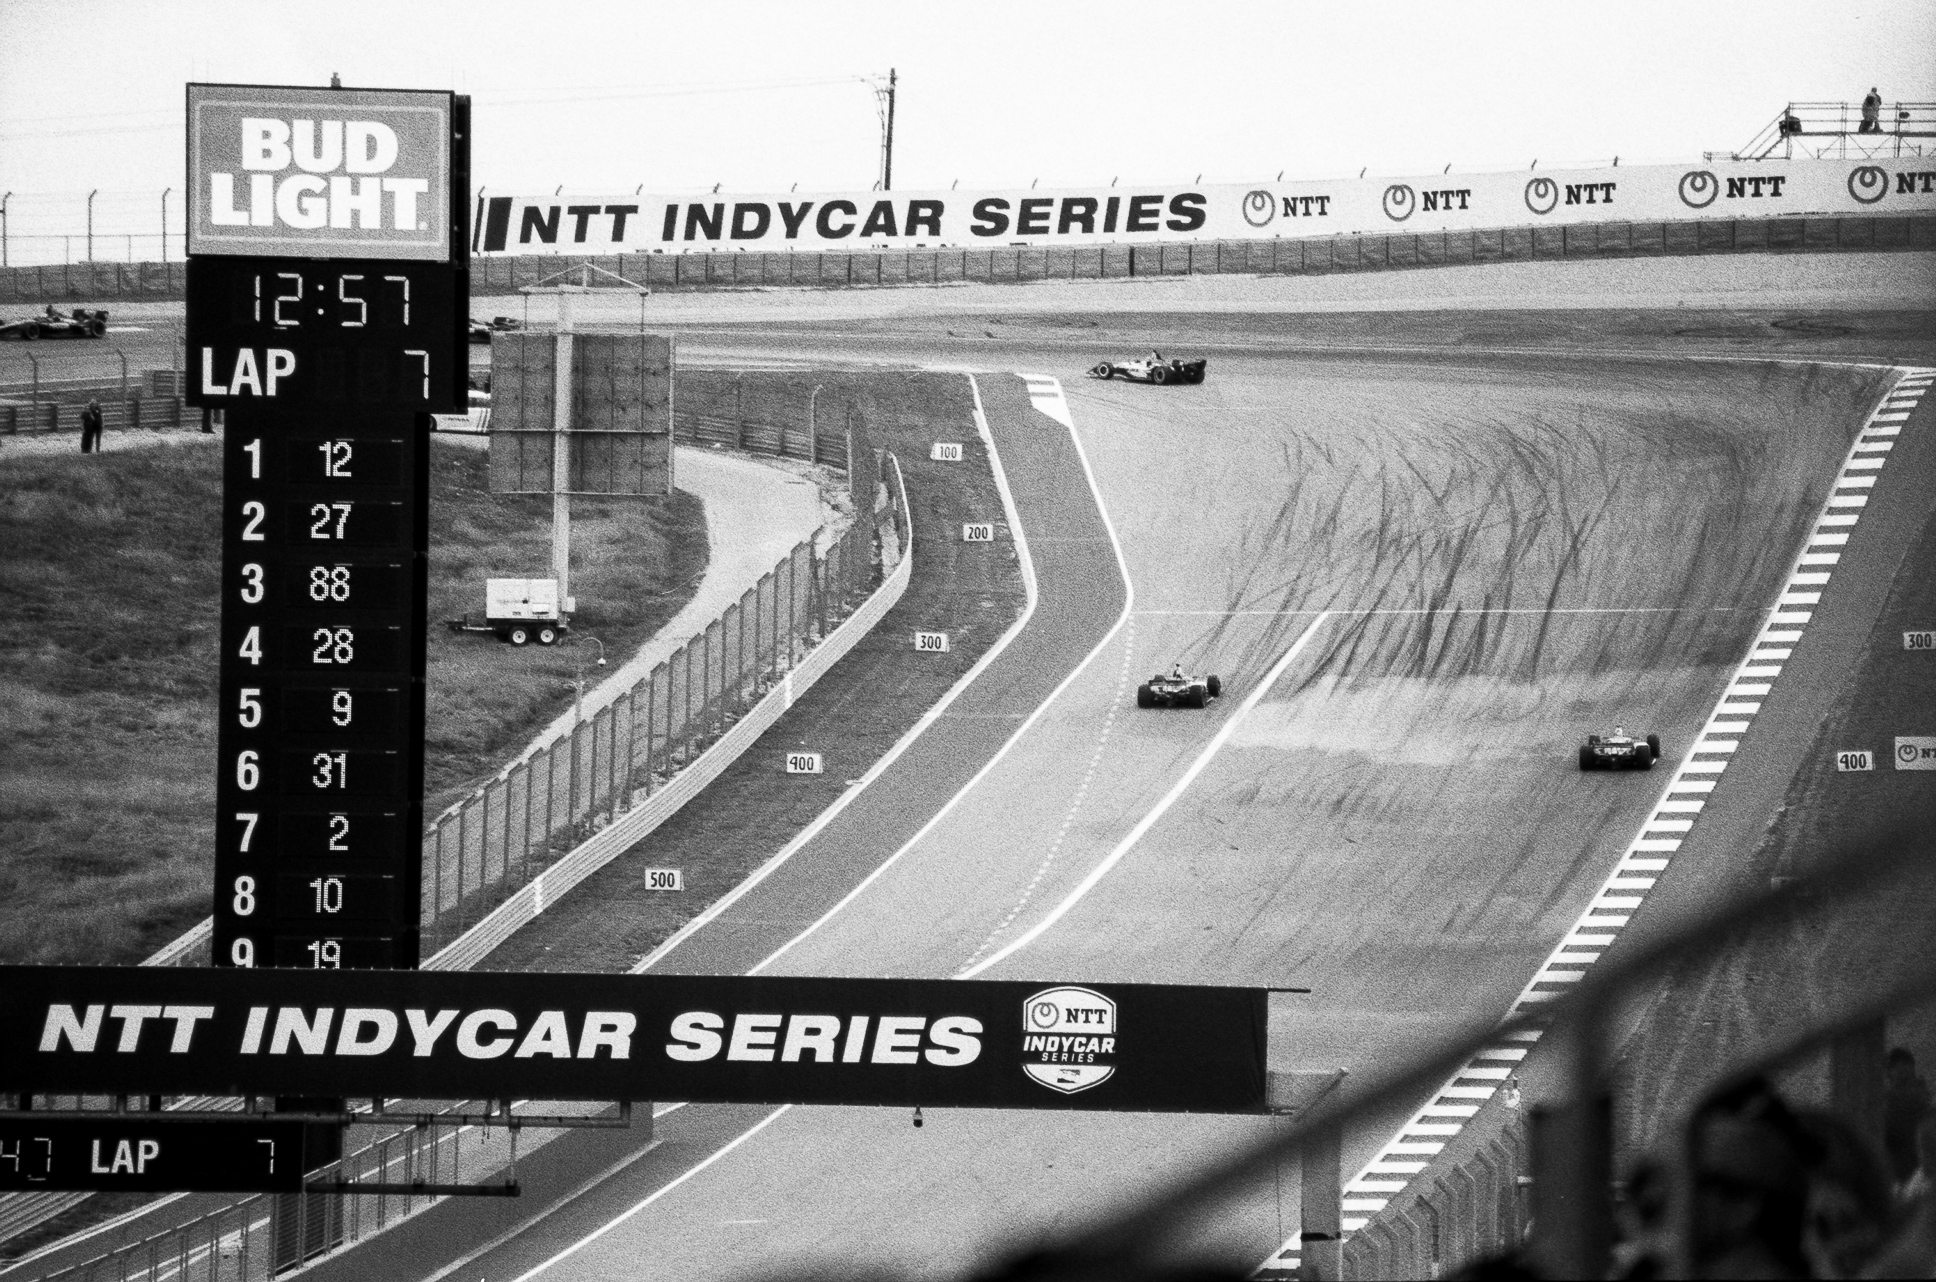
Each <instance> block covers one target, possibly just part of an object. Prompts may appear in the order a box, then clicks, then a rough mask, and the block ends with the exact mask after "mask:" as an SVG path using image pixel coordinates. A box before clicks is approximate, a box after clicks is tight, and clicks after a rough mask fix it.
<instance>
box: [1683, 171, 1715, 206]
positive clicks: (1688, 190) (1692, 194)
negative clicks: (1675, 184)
mask: <svg viewBox="0 0 1936 1282" xmlns="http://www.w3.org/2000/svg"><path fill="white" fill-rule="evenodd" d="M1720 194H1721V180H1720V179H1718V178H1716V177H1715V176H1714V175H1713V174H1712V173H1709V172H1708V171H1707V170H1705V169H1696V170H1692V171H1690V172H1688V173H1685V174H1682V175H1681V185H1680V195H1681V203H1682V204H1683V205H1686V206H1687V207H1688V208H1689V209H1706V208H1707V207H1708V206H1709V205H1712V204H1713V203H1714V198H1715V197H1716V196H1719V195H1720Z"/></svg>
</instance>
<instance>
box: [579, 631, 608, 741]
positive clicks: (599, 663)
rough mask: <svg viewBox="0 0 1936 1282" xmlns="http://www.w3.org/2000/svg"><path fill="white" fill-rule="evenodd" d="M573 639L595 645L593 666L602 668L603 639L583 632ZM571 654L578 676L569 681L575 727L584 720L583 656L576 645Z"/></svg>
mask: <svg viewBox="0 0 1936 1282" xmlns="http://www.w3.org/2000/svg"><path fill="white" fill-rule="evenodd" d="M573 639H574V640H575V641H589V642H591V643H592V644H593V645H595V646H597V647H598V660H597V662H596V663H594V664H593V666H594V667H599V668H602V667H604V666H605V643H604V642H603V641H600V640H599V639H598V638H597V637H595V636H592V635H591V634H590V633H585V634H583V635H579V634H574V636H573ZM572 654H573V656H574V657H575V658H576V659H577V660H578V676H577V678H576V679H575V680H574V681H573V682H572V683H571V687H572V689H573V690H574V691H575V692H576V694H575V695H574V697H573V700H572V717H571V723H572V725H573V726H574V727H576V726H578V725H580V724H582V723H583V722H584V720H585V656H584V654H583V653H582V652H581V651H579V650H578V649H577V647H576V646H574V647H573V649H572ZM576 755H577V754H576V753H574V754H573V756H574V758H575V757H576Z"/></svg>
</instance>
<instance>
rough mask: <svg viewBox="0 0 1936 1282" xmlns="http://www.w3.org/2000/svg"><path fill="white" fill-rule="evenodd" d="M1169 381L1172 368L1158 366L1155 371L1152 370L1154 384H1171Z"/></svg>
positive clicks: (1151, 380) (1151, 377)
mask: <svg viewBox="0 0 1936 1282" xmlns="http://www.w3.org/2000/svg"><path fill="white" fill-rule="evenodd" d="M1169 381H1170V367H1169V366H1167V365H1158V366H1156V367H1155V368H1154V369H1152V370H1150V382H1152V383H1167V382H1169Z"/></svg>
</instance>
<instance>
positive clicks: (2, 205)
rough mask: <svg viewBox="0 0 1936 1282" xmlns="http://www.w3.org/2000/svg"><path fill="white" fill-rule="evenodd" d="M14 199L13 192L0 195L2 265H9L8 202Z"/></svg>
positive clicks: (0, 260)
mask: <svg viewBox="0 0 1936 1282" xmlns="http://www.w3.org/2000/svg"><path fill="white" fill-rule="evenodd" d="M12 199H13V193H12V192H8V193H7V194H6V195H4V196H0V267H5V266H7V202H8V201H10V200H12Z"/></svg>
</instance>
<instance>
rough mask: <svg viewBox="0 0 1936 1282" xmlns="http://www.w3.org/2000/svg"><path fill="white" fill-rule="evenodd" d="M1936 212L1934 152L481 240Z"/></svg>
mask: <svg viewBox="0 0 1936 1282" xmlns="http://www.w3.org/2000/svg"><path fill="white" fill-rule="evenodd" d="M1931 211H1936V159H1931V158H1926V157H1909V158H1906V159H1899V160H1891V161H1876V162H1857V161H1839V160H1810V161H1780V162H1774V161H1767V162H1757V163H1734V164H1715V165H1705V166H1703V165H1688V166H1676V165H1648V166H1633V167H1627V168H1621V167H1618V166H1616V167H1613V168H1609V169H1582V170H1564V171H1554V172H1550V173H1540V172H1523V173H1510V174H1467V175H1460V176H1456V177H1454V176H1451V175H1446V174H1438V175H1434V176H1432V177H1429V178H1407V179H1398V180H1393V179H1388V178H1377V179H1340V180H1337V181H1332V182H1297V183H1264V184H1259V185H1256V186H1248V187H1246V186H1240V185H1211V186H1190V187H1185V186H1172V187H1161V186H1149V187H1094V188H1078V189H1059V190H1049V191H1035V190H1025V191H1022V190H1017V191H935V192H898V191H897V192H878V191H867V192H835V193H822V194H813V193H804V194H803V193H787V194H784V195H731V196H727V195H722V194H708V195H700V196H651V195H615V196H498V195H492V194H490V193H489V191H488V190H487V191H486V192H485V193H484V194H483V195H482V196H480V197H479V199H478V202H477V210H476V218H475V219H474V221H473V224H472V226H473V228H474V231H473V238H474V239H473V244H472V249H473V250H474V251H475V252H480V253H489V254H500V253H501V254H556V253H582V254H607V253H652V252H662V253H684V252H694V251H705V252H717V251H719V250H733V249H744V250H762V251H771V250H785V249H803V250H825V249H853V248H855V247H857V246H862V247H876V248H883V249H887V248H892V249H913V248H938V247H952V248H964V247H970V248H972V247H977V246H982V247H995V246H1010V245H1028V246H1031V247H1037V248H1042V247H1049V246H1057V245H1089V244H1105V243H1106V244H1123V243H1125V242H1127V243H1132V244H1133V243H1135V242H1136V241H1139V240H1141V241H1150V242H1156V241H1177V240H1268V239H1271V238H1273V237H1292V236H1322V235H1327V234H1340V235H1341V234H1346V233H1352V234H1363V233H1374V232H1390V231H1409V232H1418V231H1428V232H1429V231H1470V230H1477V229H1480V228H1491V227H1512V226H1522V225H1528V224H1531V225H1535V226H1536V225H1538V224H1540V223H1586V222H1665V221H1677V220H1684V219H1700V218H1745V217H1771V216H1776V215H1782V214H1794V215H1804V214H1806V215H1834V214H1851V213H1871V214H1893V213H1903V214H1909V213H1928V212H1931Z"/></svg>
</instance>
